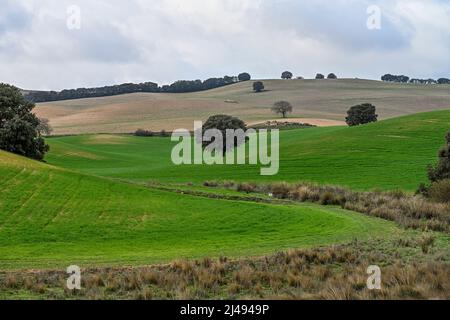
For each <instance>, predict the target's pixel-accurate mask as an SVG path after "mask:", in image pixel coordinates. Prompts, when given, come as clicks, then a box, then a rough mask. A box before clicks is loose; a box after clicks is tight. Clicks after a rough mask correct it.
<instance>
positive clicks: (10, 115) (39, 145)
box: [0, 83, 50, 160]
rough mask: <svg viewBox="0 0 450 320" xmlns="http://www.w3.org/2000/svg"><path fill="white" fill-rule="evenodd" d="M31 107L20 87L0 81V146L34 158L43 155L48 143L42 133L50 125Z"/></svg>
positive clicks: (42, 156)
mask: <svg viewBox="0 0 450 320" xmlns="http://www.w3.org/2000/svg"><path fill="white" fill-rule="evenodd" d="M34 107H35V105H34V103H32V102H29V101H27V100H26V99H25V98H24V97H23V95H22V92H21V91H20V89H18V88H16V87H14V86H11V85H8V84H4V83H0V149H2V150H5V151H8V152H12V153H16V154H18V155H21V156H25V157H28V158H32V159H36V160H42V159H43V158H44V155H45V153H46V152H47V151H48V150H49V146H48V145H47V144H45V141H44V138H43V137H42V135H43V134H47V132H49V130H50V126H49V125H48V121H43V122H41V121H40V120H39V118H38V117H36V115H35V114H34V113H32V110H33V109H34Z"/></svg>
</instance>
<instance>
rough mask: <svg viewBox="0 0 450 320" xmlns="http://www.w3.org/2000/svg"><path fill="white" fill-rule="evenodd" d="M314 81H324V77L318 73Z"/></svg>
mask: <svg viewBox="0 0 450 320" xmlns="http://www.w3.org/2000/svg"><path fill="white" fill-rule="evenodd" d="M316 79H317V80H320V79H325V76H324V75H323V74H321V73H318V74H317V75H316Z"/></svg>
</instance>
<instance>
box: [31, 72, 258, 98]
mask: <svg viewBox="0 0 450 320" xmlns="http://www.w3.org/2000/svg"><path fill="white" fill-rule="evenodd" d="M250 79H251V76H250V74H248V73H246V72H244V73H241V74H240V75H239V76H238V77H235V76H224V77H222V78H210V79H206V80H205V81H201V80H180V81H176V82H174V83H172V84H170V85H164V86H161V87H160V86H158V84H157V83H153V82H145V83H139V84H134V83H124V84H120V85H114V86H105V87H98V88H78V89H70V90H62V91H60V92H57V91H29V92H26V93H24V95H25V97H26V99H27V100H29V101H31V102H48V101H59V100H69V99H82V98H95V97H105V96H114V95H120V94H127V93H136V92H153V93H157V92H167V93H184V92H196V91H203V90H210V89H214V88H219V87H223V86H226V85H230V84H233V83H236V82H238V81H248V80H250Z"/></svg>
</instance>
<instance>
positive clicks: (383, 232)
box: [0, 151, 397, 270]
mask: <svg viewBox="0 0 450 320" xmlns="http://www.w3.org/2000/svg"><path fill="white" fill-rule="evenodd" d="M0 176H1V177H2V178H1V180H0V192H1V197H0V257H1V258H0V270H4V269H10V268H11V269H16V268H20V269H23V268H38V267H39V268H56V267H67V266H68V265H70V264H74V263H76V264H79V265H83V266H87V265H100V264H120V263H121V264H122V265H136V264H146V263H153V262H165V261H170V260H175V259H180V258H182V257H188V258H192V257H205V256H217V257H218V256H219V255H222V254H223V255H229V256H236V257H237V256H245V255H250V256H255V255H260V254H265V253H269V252H275V251H278V250H283V249H287V248H293V247H295V248H297V247H305V246H312V245H320V244H328V243H336V242H341V241H349V240H351V239H354V238H361V239H364V238H367V237H371V236H387V235H389V234H392V233H393V232H395V230H397V229H396V228H395V227H393V225H392V224H390V223H387V222H385V221H381V220H378V219H371V218H368V217H365V216H363V215H360V214H356V213H352V212H349V211H345V210H341V209H337V208H326V207H320V206H316V205H311V204H305V205H278V204H263V203H256V202H251V201H227V200H212V199H208V198H203V197H194V196H188V195H183V196H180V195H179V194H175V193H171V192H163V191H157V190H153V189H148V188H144V187H139V186H135V185H130V184H124V183H118V182H114V181H110V180H106V179H101V178H96V177H92V176H87V175H82V174H78V173H74V172H70V171H66V170H63V169H58V168H56V167H53V166H49V165H46V164H42V163H38V162H34V161H31V160H27V159H25V158H21V157H18V156H15V155H12V154H9V153H6V152H3V151H0Z"/></svg>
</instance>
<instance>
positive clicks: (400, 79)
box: [381, 74, 409, 83]
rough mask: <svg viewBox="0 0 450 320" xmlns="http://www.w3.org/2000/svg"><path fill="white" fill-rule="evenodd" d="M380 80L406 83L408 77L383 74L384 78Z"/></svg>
mask: <svg viewBox="0 0 450 320" xmlns="http://www.w3.org/2000/svg"><path fill="white" fill-rule="evenodd" d="M381 80H382V81H387V82H401V83H407V82H408V81H409V77H407V76H404V75H400V76H396V75H392V74H385V75H384V76H382V77H381Z"/></svg>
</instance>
